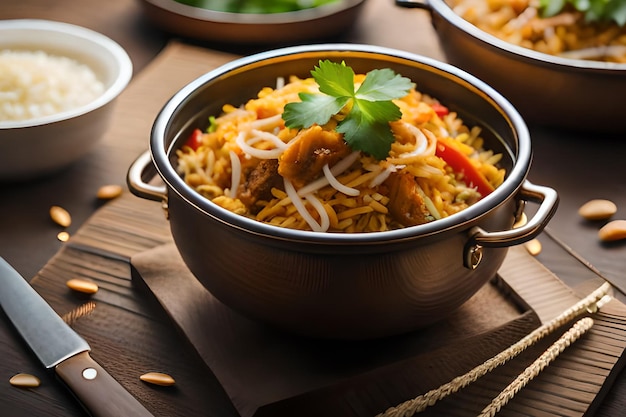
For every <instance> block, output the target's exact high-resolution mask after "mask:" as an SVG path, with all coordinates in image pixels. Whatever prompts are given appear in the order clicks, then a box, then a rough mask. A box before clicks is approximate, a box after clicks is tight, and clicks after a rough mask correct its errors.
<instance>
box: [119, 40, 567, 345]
mask: <svg viewBox="0 0 626 417" xmlns="http://www.w3.org/2000/svg"><path fill="white" fill-rule="evenodd" d="M320 59H331V60H334V61H336V62H341V61H345V62H346V64H348V65H350V66H352V68H353V69H354V70H355V72H363V73H364V72H368V71H370V70H372V69H377V68H378V69H379V68H391V69H393V70H394V71H395V72H396V73H399V74H402V75H403V76H406V77H409V78H411V79H412V80H413V81H414V82H415V83H416V84H417V86H418V89H419V90H421V91H423V92H426V93H428V94H430V95H432V96H434V97H437V98H439V99H440V100H441V102H442V103H444V104H446V105H447V106H449V107H450V109H451V110H452V111H456V112H458V113H459V115H460V117H462V118H463V120H464V121H465V122H466V123H467V124H469V125H474V124H478V125H480V126H482V127H483V129H484V136H485V141H486V147H488V148H490V149H494V150H495V151H496V152H502V153H503V154H504V158H503V162H502V164H503V167H505V168H506V170H507V173H508V174H507V177H506V179H505V181H504V183H503V184H502V185H501V186H500V187H498V188H497V189H496V190H495V191H494V192H493V193H491V194H489V195H488V196H486V197H485V198H483V199H482V200H480V201H479V202H478V203H477V204H475V205H473V206H471V207H469V208H467V209H465V210H463V211H461V212H459V213H456V214H454V215H451V216H449V217H447V218H444V219H441V220H436V221H433V222H431V223H427V224H423V225H419V226H413V227H407V228H403V229H398V230H391V231H385V232H374V233H319V232H307V231H299V230H292V229H286V228H281V227H278V226H272V225H269V224H264V223H261V222H257V221H255V220H252V219H249V218H247V217H244V216H240V215H237V214H234V213H232V212H230V211H227V210H225V209H223V208H221V207H219V206H218V205H216V204H214V203H213V202H211V201H209V200H208V199H206V198H204V197H203V196H201V195H200V194H198V193H197V192H196V191H194V190H193V189H192V188H191V187H189V186H188V185H186V184H185V182H184V181H183V179H182V178H181V177H180V175H179V174H178V173H177V172H176V168H175V167H176V161H175V160H176V152H175V151H176V149H177V148H179V147H180V146H182V143H183V142H184V141H185V140H186V138H187V137H188V136H189V134H190V133H191V131H192V130H193V129H195V128H198V127H199V128H201V129H204V128H206V126H207V120H208V117H209V115H215V114H218V113H220V110H221V108H222V106H223V105H224V104H226V103H243V102H245V101H247V100H248V99H249V98H251V97H255V96H256V94H257V92H258V91H259V89H260V87H262V86H268V85H274V84H275V81H276V78H277V77H279V76H280V77H288V76H289V75H291V74H295V75H299V76H300V77H306V76H309V75H310V70H311V69H312V68H313V67H314V66H315V65H317V64H318V63H319V60H320ZM531 154H532V152H531V141H530V137H529V133H528V130H527V128H526V125H525V124H524V121H523V120H522V118H521V117H520V115H519V114H518V113H517V111H515V109H514V108H513V107H512V106H511V105H510V103H509V102H508V101H506V100H505V99H504V98H503V97H502V96H500V95H499V94H498V93H497V92H495V91H494V90H493V89H491V88H490V87H488V86H487V85H486V84H484V83H483V82H481V81H479V80H478V79H476V78H474V77H472V76H470V75H469V74H466V73H465V72H463V71H461V70H459V69H457V68H454V67H452V66H450V65H447V64H444V63H440V62H437V61H434V60H431V59H428V58H425V57H421V56H418V55H413V54H409V53H406V52H402V51H398V50H393V49H386V48H381V47H373V46H365V45H354V44H326V45H315V46H300V47H292V48H284V49H278V50H273V51H269V52H265V53H261V54H257V55H253V56H249V57H246V58H241V59H238V60H235V61H233V62H231V63H229V64H226V65H224V66H222V67H220V68H218V69H216V70H214V71H211V72H209V73H207V74H205V75H203V76H201V77H199V78H198V79H196V80H195V81H193V82H191V83H190V84H188V85H187V86H186V87H184V88H183V89H182V90H180V91H179V92H178V93H177V94H176V95H175V96H174V97H172V98H171V99H170V100H169V101H168V102H167V103H166V104H165V106H164V108H163V109H162V111H161V112H160V113H159V115H158V116H157V119H156V120H155V123H154V126H153V130H152V135H151V139H150V150H149V151H148V152H146V153H145V154H143V155H142V156H141V157H139V158H138V159H137V160H136V161H135V162H134V163H133V165H132V166H131V167H130V169H129V172H128V183H129V187H130V189H131V191H132V192H133V193H135V194H136V195H138V196H140V197H143V198H148V199H153V200H158V201H162V202H165V203H166V205H167V214H168V216H169V221H170V228H171V231H172V236H173V238H174V242H175V244H176V246H177V248H178V251H179V252H180V254H181V255H182V258H183V260H184V261H185V263H186V264H187V266H188V267H189V269H190V270H191V271H192V272H193V274H194V275H195V276H196V277H197V278H198V280H199V281H200V282H201V283H202V284H203V285H204V286H205V287H206V288H207V289H208V290H209V291H210V292H211V293H212V294H213V295H214V296H216V297H217V298H218V299H219V300H221V301H222V302H223V303H225V304H226V305H228V306H230V307H232V308H234V309H236V310H238V311H239V312H242V313H243V314H245V315H247V316H248V317H251V318H253V319H256V320H260V321H262V322H265V323H269V324H271V325H273V326H276V327H278V328H281V329H285V330H287V331H290V332H294V333H298V334H302V335H306V336H313V337H324V338H341V339H366V338H375V337H382V336H389V335H393V334H399V333H403V332H408V331H411V330H415V329H418V328H420V327H423V326H425V325H427V324H430V323H433V322H435V321H437V320H441V319H443V318H445V317H446V316H447V315H448V314H450V313H451V312H452V311H454V310H455V309H456V308H458V307H459V306H461V305H462V304H463V303H464V302H465V301H467V300H468V299H469V298H470V297H471V296H472V295H473V294H474V293H475V292H476V291H478V290H479V289H480V288H481V287H482V286H483V285H484V284H485V283H486V282H487V281H489V280H490V279H491V278H493V277H494V275H495V274H496V271H497V270H498V268H499V267H500V265H501V263H502V262H503V260H504V257H505V255H506V252H507V247H509V246H511V245H515V244H518V243H522V242H525V241H526V240H529V239H531V238H533V237H534V236H536V235H537V234H539V233H540V232H541V230H542V229H543V227H544V226H545V224H546V223H547V222H548V220H549V219H550V217H551V216H552V214H553V213H554V211H555V209H556V206H557V201H558V198H557V194H556V192H554V190H552V189H550V188H547V187H540V186H536V185H533V184H530V183H529V182H527V181H526V176H527V174H528V170H529V167H530V162H531ZM153 165H154V167H155V168H156V171H157V172H158V176H159V177H160V178H161V179H162V180H163V182H164V183H165V185H164V186H160V185H152V184H150V183H148V182H147V180H144V179H143V178H144V176H145V175H144V174H145V173H147V172H149V170H150V168H151V167H152V166H153ZM527 201H530V202H536V203H540V205H539V207H538V209H537V211H536V214H535V215H534V216H533V217H532V219H531V220H530V221H529V222H528V223H527V224H526V225H525V226H523V227H520V228H513V224H514V222H515V221H516V218H517V217H518V216H519V215H520V213H521V211H522V209H523V207H524V204H525V203H526V202H527ZM172 279H176V278H175V277H172Z"/></svg>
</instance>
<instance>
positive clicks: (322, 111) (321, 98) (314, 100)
mask: <svg viewBox="0 0 626 417" xmlns="http://www.w3.org/2000/svg"><path fill="white" fill-rule="evenodd" d="M299 97H300V100H302V101H301V102H295V103H287V104H286V105H285V110H284V111H283V120H284V121H285V126H287V127H290V128H293V129H300V128H303V127H304V128H307V127H311V126H313V125H314V124H318V125H320V126H323V125H325V124H326V123H328V121H329V120H330V118H331V117H333V115H335V114H337V113H339V112H340V111H341V109H342V108H343V106H345V105H346V103H347V102H348V100H349V99H350V98H349V97H332V96H326V95H321V94H310V93H300V94H299Z"/></svg>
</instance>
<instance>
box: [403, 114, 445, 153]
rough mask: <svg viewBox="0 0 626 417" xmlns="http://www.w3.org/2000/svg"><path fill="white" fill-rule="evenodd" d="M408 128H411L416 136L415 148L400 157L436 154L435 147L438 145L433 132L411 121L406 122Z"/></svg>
mask: <svg viewBox="0 0 626 417" xmlns="http://www.w3.org/2000/svg"><path fill="white" fill-rule="evenodd" d="M404 125H405V126H406V128H407V130H409V131H410V132H411V133H412V134H413V136H415V149H413V150H412V151H410V152H405V153H403V154H402V155H399V158H408V157H411V156H418V155H424V156H430V155H434V154H435V147H436V146H437V138H436V137H435V135H433V134H432V132H430V131H428V130H426V131H425V132H424V131H422V129H420V128H418V127H417V126H414V125H412V124H410V123H406V122H404Z"/></svg>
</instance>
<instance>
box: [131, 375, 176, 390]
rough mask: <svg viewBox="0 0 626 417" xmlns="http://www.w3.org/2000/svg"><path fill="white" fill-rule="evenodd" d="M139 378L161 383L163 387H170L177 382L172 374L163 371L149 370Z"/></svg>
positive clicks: (155, 383)
mask: <svg viewBox="0 0 626 417" xmlns="http://www.w3.org/2000/svg"><path fill="white" fill-rule="evenodd" d="M139 379H141V380H142V381H143V382H147V383H149V384H154V385H160V386H162V387H169V386H171V385H174V384H175V383H176V381H174V378H172V377H171V376H170V375H168V374H164V373H161V372H148V373H147V374H143V375H141V376H140V377H139Z"/></svg>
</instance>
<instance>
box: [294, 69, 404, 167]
mask: <svg viewBox="0 0 626 417" xmlns="http://www.w3.org/2000/svg"><path fill="white" fill-rule="evenodd" d="M311 75H312V76H313V79H314V80H315V81H316V82H317V84H318V85H319V90H320V93H321V94H318V93H300V94H299V97H300V100H302V101H301V102H294V103H288V104H287V105H286V106H285V111H284V112H283V120H284V121H285V126H287V127H289V128H292V129H301V128H308V127H311V126H313V125H314V124H317V125H320V126H321V125H325V124H326V123H328V121H329V120H330V119H331V117H333V116H334V115H336V114H339V113H340V112H341V111H342V110H344V108H345V109H346V110H347V114H346V116H345V118H344V119H343V120H341V121H340V122H339V123H338V124H337V129H336V130H337V132H339V133H343V135H344V140H345V141H346V142H347V143H348V145H349V146H350V147H351V148H352V149H355V150H360V151H363V152H365V153H368V154H370V155H372V156H373V157H375V158H377V159H385V158H386V157H387V155H388V154H389V150H390V149H391V144H392V143H393V142H394V137H393V133H392V131H391V127H390V126H389V122H391V121H394V120H398V119H400V117H401V116H402V113H401V111H400V108H398V106H396V104H395V103H394V102H393V101H392V100H395V99H398V98H401V97H404V96H406V95H407V94H408V93H409V90H410V89H411V88H412V87H413V85H414V84H413V83H412V82H411V80H409V79H408V78H406V77H402V76H400V75H398V74H396V73H395V72H394V71H393V70H391V69H389V68H384V69H375V70H372V71H370V72H368V73H367V74H366V76H365V79H364V80H363V82H362V83H361V85H360V86H359V88H358V89H356V91H355V85H354V71H353V69H352V68H350V67H349V66H347V65H346V64H345V62H342V63H341V64H339V63H336V62H331V61H329V60H324V61H320V62H319V65H318V66H316V67H315V68H314V69H313V70H312V71H311Z"/></svg>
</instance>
